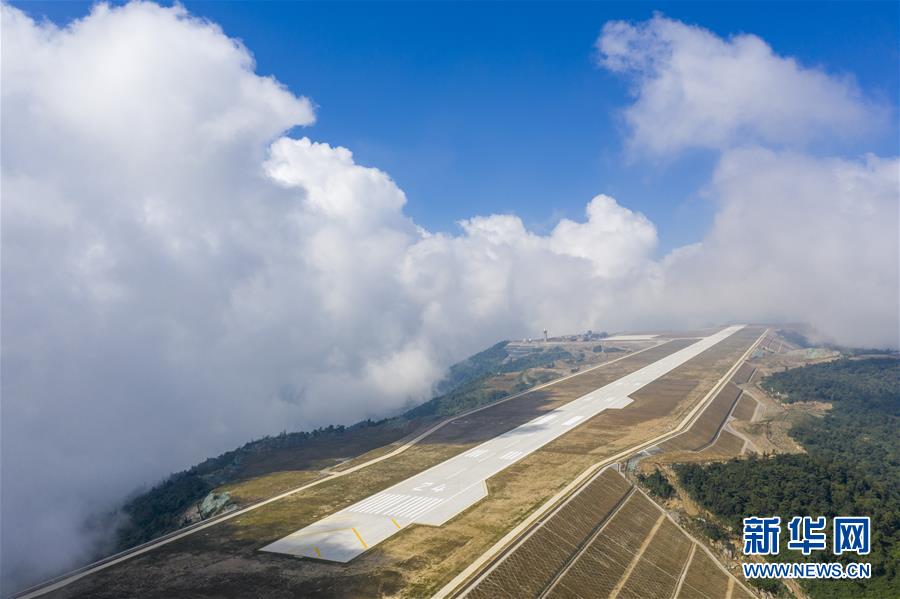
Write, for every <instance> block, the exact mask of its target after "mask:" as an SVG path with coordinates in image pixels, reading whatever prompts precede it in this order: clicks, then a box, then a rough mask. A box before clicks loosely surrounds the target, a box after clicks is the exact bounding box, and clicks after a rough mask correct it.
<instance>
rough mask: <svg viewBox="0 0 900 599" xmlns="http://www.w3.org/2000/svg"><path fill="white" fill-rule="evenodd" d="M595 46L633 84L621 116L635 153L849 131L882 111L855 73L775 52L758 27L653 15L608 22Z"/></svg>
mask: <svg viewBox="0 0 900 599" xmlns="http://www.w3.org/2000/svg"><path fill="white" fill-rule="evenodd" d="M596 47H597V50H598V61H599V64H600V65H601V66H603V67H605V68H606V69H609V70H610V71H612V72H615V73H620V74H623V75H625V76H627V77H628V79H629V81H630V83H631V84H632V86H633V93H634V96H635V101H634V103H633V104H632V105H630V106H629V107H628V108H627V109H626V110H625V118H626V120H627V122H628V125H629V126H630V129H631V130H630V144H631V148H632V149H633V150H635V151H638V152H649V153H652V154H656V155H665V154H669V153H671V152H677V151H679V150H682V149H685V148H692V147H696V148H713V149H726V148H729V147H733V146H734V145H736V144H746V143H752V142H757V143H764V144H779V145H796V144H802V143H805V142H809V141H820V140H822V139H823V138H828V137H833V136H838V137H851V138H852V137H855V136H858V135H860V134H862V133H866V132H870V131H872V130H873V128H874V127H875V126H876V124H877V122H878V121H879V120H880V118H881V117H882V116H883V110H882V109H881V108H879V107H877V106H876V105H874V104H872V103H871V102H869V101H867V100H865V99H864V97H863V96H862V94H861V93H860V90H859V89H858V87H857V85H856V84H855V82H854V80H853V79H852V78H851V77H849V76H838V75H832V74H829V73H827V72H825V71H824V70H822V69H819V68H811V67H806V66H803V65H801V64H800V63H798V61H797V60H795V59H794V58H791V57H784V56H779V55H778V54H776V53H775V52H774V51H773V50H772V48H771V47H770V46H769V45H768V44H767V43H766V42H765V41H764V40H762V39H760V38H759V37H757V36H755V35H748V34H742V35H735V36H733V37H731V38H729V39H722V38H721V37H719V36H717V35H716V34H714V33H712V32H710V31H708V30H706V29H703V28H701V27H697V26H692V25H687V24H685V23H682V22H680V21H675V20H672V19H667V18H665V17H663V16H660V15H657V16H655V17H654V18H652V19H650V20H649V21H645V22H642V23H629V22H624V21H612V22H609V23H607V24H606V25H605V26H604V27H603V32H602V35H601V36H600V38H599V39H598V40H597V44H596Z"/></svg>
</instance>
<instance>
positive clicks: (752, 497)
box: [676, 358, 900, 599]
mask: <svg viewBox="0 0 900 599" xmlns="http://www.w3.org/2000/svg"><path fill="white" fill-rule="evenodd" d="M762 386H763V387H764V388H766V389H767V390H769V391H770V392H771V393H773V394H776V395H778V396H780V397H781V398H782V400H784V401H787V402H796V401H825V402H830V403H831V404H832V409H831V411H830V412H829V413H828V415H826V416H825V417H824V418H814V417H809V418H808V419H807V420H804V421H802V422H800V423H798V424H796V425H795V426H794V427H793V428H792V430H791V436H792V437H794V439H796V440H797V441H798V442H799V443H801V444H802V445H803V446H804V448H805V449H806V450H807V451H808V453H807V454H795V455H777V456H771V457H751V458H749V459H744V460H740V459H735V460H732V461H730V462H727V463H719V464H710V465H706V466H701V465H696V464H685V465H680V466H677V467H676V472H677V474H678V476H679V479H680V480H681V483H682V485H683V486H684V487H685V488H686V489H687V491H688V492H689V493H690V494H691V496H692V497H693V498H694V499H696V500H697V501H698V502H699V503H700V504H701V505H702V506H704V507H705V508H707V509H709V510H710V511H712V512H714V513H716V514H718V515H719V516H721V517H722V518H723V519H724V520H725V521H726V522H728V523H729V524H730V525H731V526H732V527H733V528H734V530H735V531H737V532H738V533H739V532H740V530H741V529H740V526H741V519H742V518H744V517H746V516H776V515H777V516H781V518H782V522H786V521H788V520H789V519H790V518H791V517H793V516H806V515H808V516H823V515H824V516H827V517H828V518H831V517H833V516H854V515H860V516H870V517H871V518H872V553H871V554H870V555H868V556H865V557H860V556H855V555H852V554H851V556H847V555H844V556H840V557H837V556H834V555H832V554H831V552H830V551H823V552H814V553H813V554H812V555H811V556H809V558H804V557H803V555H802V554H800V553H797V552H787V551H785V550H784V549H783V550H782V552H781V553H780V555H779V556H778V557H777V558H776V559H780V560H782V561H804V560H817V561H833V560H841V561H866V562H870V563H871V564H872V567H873V578H872V579H871V580H869V581H864V582H857V581H833V580H824V581H813V580H810V581H804V582H803V587H804V588H805V589H806V590H807V591H808V592H809V594H810V595H811V596H812V597H815V598H839V597H840V598H845V597H846V598H851V597H853V598H855V597H873V598H876V597H877V598H879V599H880V598H885V597H900V577H898V569H900V543H898V541H900V447H898V445H900V361H898V360H897V359H894V358H872V359H863V360H848V359H844V360H838V361H834V362H828V363H821V364H816V365H811V366H805V367H802V368H796V369H792V370H787V371H784V372H779V373H776V374H773V375H771V376H769V377H768V378H767V379H765V380H764V381H763V383H762ZM783 534H786V532H784V533H783ZM829 534H830V531H829Z"/></svg>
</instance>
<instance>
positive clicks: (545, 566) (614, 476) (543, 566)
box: [467, 469, 631, 599]
mask: <svg viewBox="0 0 900 599" xmlns="http://www.w3.org/2000/svg"><path fill="white" fill-rule="evenodd" d="M630 489H631V485H630V484H629V483H628V482H627V481H626V480H625V479H624V478H622V476H620V475H619V474H618V473H617V472H615V471H614V470H609V469H607V470H604V471H603V473H602V474H601V475H600V476H599V477H597V478H596V479H594V480H593V481H592V482H591V483H590V484H588V485H587V486H586V487H584V489H583V490H582V491H581V492H580V493H579V494H578V495H575V496H574V497H573V498H572V499H571V500H570V501H569V502H568V503H566V504H565V505H564V506H563V507H562V509H560V510H559V511H557V512H556V513H555V514H554V515H553V516H552V517H551V518H550V519H549V520H548V521H547V522H546V523H545V524H544V525H543V526H541V527H540V528H538V529H537V530H536V531H535V532H534V534H532V535H531V536H529V537H528V538H527V539H526V540H525V541H524V542H523V543H522V544H521V545H519V546H518V547H516V549H515V550H513V551H512V552H511V553H509V554H507V555H506V557H505V559H504V560H503V561H502V562H500V563H499V565H497V567H496V568H494V570H492V571H491V573H490V574H489V575H488V576H487V577H485V578H484V579H483V580H482V581H481V582H480V583H479V584H478V586H477V587H475V588H474V589H473V590H472V591H470V592H469V593H468V595H467V597H469V598H471V599H492V598H499V597H509V598H510V599H515V598H518V597H537V596H539V595H540V594H541V592H543V591H544V589H546V588H547V586H548V585H549V584H550V583H551V582H552V581H553V579H554V577H556V576H557V574H559V573H560V571H561V570H562V569H563V568H564V567H565V565H566V563H567V561H568V560H569V558H570V557H571V556H573V555H574V554H576V553H577V552H578V550H579V549H580V548H581V547H582V546H583V545H584V544H585V543H586V542H587V541H588V540H589V538H590V536H591V534H592V533H594V531H595V530H596V529H597V528H598V527H600V526H602V525H603V523H604V522H605V520H606V518H607V517H608V516H609V514H610V513H611V512H612V511H613V510H614V509H615V508H616V506H617V505H618V504H619V503H620V502H621V501H622V500H623V499H624V498H625V497H626V496H627V494H628V492H629V490H630Z"/></svg>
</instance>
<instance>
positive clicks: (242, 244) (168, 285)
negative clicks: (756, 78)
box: [2, 4, 898, 581]
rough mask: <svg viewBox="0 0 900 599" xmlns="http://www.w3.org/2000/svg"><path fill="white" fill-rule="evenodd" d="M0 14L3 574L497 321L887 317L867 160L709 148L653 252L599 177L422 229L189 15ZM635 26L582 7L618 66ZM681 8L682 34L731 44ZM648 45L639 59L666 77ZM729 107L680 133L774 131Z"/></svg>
mask: <svg viewBox="0 0 900 599" xmlns="http://www.w3.org/2000/svg"><path fill="white" fill-rule="evenodd" d="M2 10H3V15H2V26H3V29H2V35H3V41H4V51H3V53H2V79H3V86H2V135H3V137H2V143H3V160H2V187H3V205H2V239H3V262H2V276H3V304H2V326H3V345H2V367H3V379H2V392H3V405H2V410H3V412H2V450H3V451H2V461H3V464H2V466H3V468H2V476H3V485H2V510H3V512H2V515H3V530H2V551H3V568H4V572H3V575H4V578H5V579H6V580H7V581H9V580H16V581H21V580H25V579H29V578H33V577H35V576H40V575H43V574H46V573H47V572H52V571H54V570H56V569H58V568H61V567H65V566H67V565H70V564H72V563H74V562H77V561H78V559H81V558H83V557H84V556H85V555H86V551H87V549H88V547H89V546H90V541H91V539H90V538H89V537H86V535H85V533H84V531H83V527H82V523H83V519H84V517H85V516H86V515H88V514H90V513H91V512H95V511H97V510H98V509H102V508H105V507H109V506H112V505H114V504H115V503H116V502H117V501H119V500H120V499H121V497H122V496H123V495H124V494H126V493H127V492H129V491H130V490H132V489H133V488H134V487H135V486H137V485H139V484H141V483H144V482H147V481H153V480H154V479H156V478H158V477H161V476H163V475H165V474H166V473H168V472H171V471H173V470H176V469H179V468H182V467H185V466H187V465H189V464H191V463H193V462H196V461H198V460H200V459H202V458H204V457H207V456H208V455H211V454H215V453H217V452H219V451H222V450H225V449H229V448H231V447H233V446H235V445H237V444H239V443H241V442H243V441H246V440H247V439H248V438H251V437H254V436H260V435H264V434H269V433H273V432H278V431H280V430H283V429H299V428H309V427H313V426H316V425H319V424H323V423H329V422H345V423H346V422H352V421H355V420H358V419H360V418H365V417H367V416H381V415H384V414H385V413H389V412H390V411H392V410H397V409H400V408H402V407H403V406H404V405H406V404H407V403H408V402H410V401H417V400H421V399H423V398H425V397H427V396H428V394H429V392H430V389H431V386H432V385H433V384H434V382H435V381H436V380H437V379H438V378H439V377H440V376H441V374H442V372H443V371H444V369H445V368H446V366H447V365H449V364H450V363H452V362H453V361H454V360H457V359H459V358H461V357H463V356H465V355H467V354H469V353H471V352H473V351H476V350H478V349H482V348H483V347H484V346H486V345H488V344H491V343H494V342H496V341H497V340H498V339H502V338H509V337H515V336H523V335H528V334H535V333H536V332H537V331H539V330H540V329H542V328H544V327H547V328H549V329H550V330H552V331H577V330H581V329H586V328H604V329H609V330H615V329H622V328H651V327H655V326H667V327H675V326H685V327H688V326H694V325H696V324H704V323H708V322H724V321H728V320H742V321H748V320H754V321H766V320H776V319H777V320H811V321H812V322H813V324H815V325H817V326H819V327H820V328H821V329H822V330H823V331H824V332H825V333H828V334H831V335H833V336H834V337H836V338H838V339H839V340H844V341H849V342H855V343H863V344H878V345H883V344H892V345H896V343H897V338H896V333H897V327H898V323H897V313H896V308H897V303H898V299H897V288H898V282H897V259H898V249H897V234H896V223H897V221H898V216H897V188H896V183H897V172H898V162H897V160H896V159H881V158H877V157H874V156H869V157H864V158H862V159H828V160H825V159H814V158H810V157H807V156H804V155H803V154H800V153H796V152H792V151H791V150H787V149H783V148H782V149H778V150H767V149H762V148H744V149H730V150H728V151H726V152H725V153H724V154H723V156H722V159H721V162H720V164H719V166H718V167H717V169H716V172H715V174H714V177H713V180H712V182H711V183H710V189H709V193H710V195H711V196H712V197H713V198H714V201H716V202H717V203H718V216H717V218H716V221H715V224H714V226H713V228H712V229H711V231H710V232H709V233H708V235H707V236H706V237H705V238H704V239H703V240H702V241H701V242H699V243H698V244H695V245H693V246H689V247H686V248H682V249H680V250H677V251H676V252H674V253H672V254H671V255H669V256H666V257H665V258H663V259H662V260H657V259H655V253H656V244H657V235H656V228H655V226H654V224H653V223H651V222H650V221H649V220H648V219H647V218H645V217H644V216H643V215H641V214H638V213H635V212H633V211H631V210H629V209H627V208H626V207H624V206H622V205H620V204H619V203H618V202H617V201H616V200H615V199H613V198H610V197H608V196H604V195H598V196H597V197H595V198H594V199H592V200H591V201H590V202H589V203H588V205H587V207H586V211H585V216H584V219H583V220H581V221H571V220H563V221H561V222H559V223H558V224H557V226H556V227H555V228H554V229H553V230H552V231H551V232H550V233H549V234H546V235H540V234H537V233H534V232H532V231H529V230H528V229H527V228H526V227H525V225H524V224H523V223H522V221H521V220H520V219H519V218H518V217H516V216H515V215H489V216H473V217H472V218H470V219H467V220H465V221H463V222H462V223H460V225H461V229H460V232H459V234H457V235H447V234H434V233H431V232H428V231H426V230H424V229H422V228H421V227H419V226H418V225H416V223H414V222H413V221H412V220H411V219H410V218H409V217H408V216H406V214H405V213H404V210H403V209H404V205H405V202H406V197H405V195H404V193H403V191H402V190H401V189H399V188H398V186H397V185H396V184H395V183H394V181H392V180H391V178H390V177H389V176H388V175H387V174H386V173H384V172H383V171H380V170H378V169H377V168H371V167H366V166H362V165H359V164H357V163H356V162H355V161H354V159H353V155H352V153H351V152H350V151H349V150H347V149H345V148H340V147H333V146H330V145H328V144H325V143H317V142H314V141H311V140H310V139H308V138H306V137H302V138H299V139H297V138H289V137H282V135H284V132H285V131H287V130H288V129H290V128H292V127H294V126H297V125H310V124H312V123H313V122H314V119H315V115H314V111H313V108H312V104H311V103H310V101H309V100H307V99H306V98H303V97H299V96H296V95H295V94H294V93H292V92H291V91H289V90H286V89H285V88H284V87H283V86H281V85H280V84H279V83H278V82H277V81H275V80H273V79H271V78H265V77H260V76H258V75H256V74H255V73H254V63H253V59H252V56H251V55H250V53H249V52H248V50H247V49H246V48H244V47H243V46H242V45H241V44H240V43H238V42H236V41H234V40H231V39H229V38H227V37H226V36H225V35H224V34H223V33H222V31H221V30H220V29H219V28H218V27H216V26H215V25H214V24H211V23H208V22H206V21H201V20H197V19H194V18H192V17H191V16H190V15H188V14H187V13H186V11H185V10H184V9H183V8H181V7H174V8H161V7H159V6H156V5H154V4H129V5H127V6H124V7H120V8H109V7H106V6H104V5H98V6H96V7H94V8H93V9H92V12H91V14H90V15H89V16H87V17H85V18H84V19H83V20H80V21H77V22H75V23H73V24H72V25H70V26H68V27H66V28H64V29H60V28H56V27H55V26H53V25H51V24H46V23H41V24H38V23H35V22H33V21H32V20H31V19H30V18H29V17H27V16H26V15H24V14H23V13H21V12H19V11H18V10H16V9H14V8H11V7H8V6H4V7H3V8H2ZM653 23H657V24H656V25H653ZM658 23H659V21H658V20H654V21H651V23H650V24H645V25H641V26H630V25H623V24H619V25H616V26H615V27H611V28H610V27H608V28H607V30H605V31H606V32H605V33H604V37H606V36H611V35H613V34H615V35H618V36H619V37H622V36H624V38H625V39H627V41H628V43H627V44H626V45H625V46H624V47H623V46H621V44H620V45H619V46H617V47H615V48H613V49H607V50H604V51H605V52H606V53H607V55H608V56H616V57H618V58H615V59H612V58H609V59H608V60H613V62H610V63H609V66H610V67H611V68H614V69H616V70H619V71H622V72H623V73H625V74H626V76H629V77H633V78H634V81H635V82H636V83H638V84H639V85H640V84H641V82H645V74H644V73H645V71H646V68H647V67H642V68H641V69H635V67H633V66H628V67H627V68H626V67H625V66H623V65H632V64H645V63H646V59H643V58H640V55H641V52H642V50H641V48H640V47H639V46H640V45H641V44H640V43H639V40H637V39H636V38H635V36H636V35H637V34H636V33H634V32H640V31H646V30H650V29H653V28H654V27H659V24H658ZM665 23H667V27H668V28H672V27H674V28H676V29H677V28H678V26H680V24H677V23H675V22H669V21H666V22H665ZM629 27H631V28H632V29H631V30H629V29H628V28H629ZM680 27H682V28H684V30H683V31H682V37H690V35H694V36H699V38H700V39H699V42H698V41H697V40H688V41H689V42H690V44H689V45H690V46H693V44H696V43H700V42H704V43H711V44H712V43H715V44H719V45H720V46H721V45H724V46H723V47H726V48H727V47H729V44H733V43H734V42H733V41H732V42H725V41H722V40H718V39H717V38H714V39H712V40H711V41H710V39H709V38H710V36H711V34H709V33H708V32H703V31H702V30H696V29H695V28H687V27H685V26H680ZM623 31H624V32H625V33H627V35H626V34H625V33H622V32H623ZM628 31H632V33H628ZM638 37H639V36H638ZM609 39H610V40H613V39H614V38H613V37H610V38H609ZM754 39H755V38H754ZM684 43H688V42H684ZM754 43H761V42H759V40H756V42H754ZM602 46H603V43H602V40H601V47H602ZM768 52H769V54H768V55H767V54H766V53H765V52H762V54H763V55H764V56H768V57H769V61H770V62H771V61H775V62H774V63H773V64H775V65H776V66H778V65H780V64H781V63H780V62H779V61H785V60H786V59H781V58H778V57H772V56H771V52H770V51H768ZM695 59H696V60H699V58H698V57H695ZM616 61H618V62H616ZM667 64H668V63H666V62H665V61H664V60H662V59H655V60H654V62H653V65H654V66H653V69H654V70H653V72H654V73H655V75H654V77H661V78H663V79H670V78H672V77H674V76H675V74H673V73H670V72H669V71H672V70H673V69H675V66H672V65H671V64H669V65H668V66H666V65H667ZM766 64H769V63H764V66H765V65H766ZM676 70H677V69H676ZM785 72H786V73H787V74H783V75H780V76H781V77H785V78H787V79H789V80H790V81H789V83H791V85H794V86H796V87H798V88H799V87H803V86H805V85H809V86H812V87H813V92H815V91H816V90H818V89H819V88H818V87H816V86H822V85H825V86H837V88H836V89H843V88H841V87H840V86H841V85H843V84H842V83H841V82H840V81H836V80H832V79H829V78H827V77H826V76H825V75H822V74H814V76H813V75H809V73H807V72H806V71H804V70H802V69H797V68H795V69H794V70H793V71H791V70H790V69H787V70H786V71H785ZM792 77H793V78H792ZM823 81H824V83H823ZM829 89H831V88H829ZM101 90H102V93H100V92H101ZM813 92H808V91H807V92H804V93H813ZM709 93H711V94H713V95H715V93H717V92H716V91H715V90H712V91H710V92H709ZM854 93H855V92H854ZM848 94H849V92H848ZM642 97H643V96H639V98H638V100H637V102H636V104H635V105H634V106H635V107H638V106H640V105H641V98H642ZM842 101H846V102H851V103H852V102H854V101H855V100H854V99H853V96H852V95H847V96H846V99H845V100H842ZM854 106H855V108H854V107H851V108H853V110H856V111H857V112H853V110H851V111H850V114H857V113H858V115H857V116H855V117H853V118H859V119H865V118H867V117H866V116H865V115H866V108H865V105H864V104H859V105H858V106H857V105H854ZM684 110H685V111H686V115H690V114H692V112H693V111H694V109H693V108H691V107H686V108H684ZM747 111H750V112H752V110H751V109H750V108H747V107H745V108H743V109H741V110H739V111H738V112H739V114H737V115H732V116H731V117H729V116H727V115H726V116H720V117H717V118H718V122H717V125H716V127H717V128H718V129H720V130H721V131H723V132H724V133H720V134H716V137H715V139H714V140H713V141H709V142H704V143H709V144H710V145H711V146H713V147H718V146H719V145H720V144H724V143H725V142H723V141H722V140H723V139H725V138H729V139H730V137H729V136H734V135H736V134H737V133H736V132H739V131H741V130H742V129H743V128H746V127H751V128H753V129H754V131H756V132H757V133H758V137H759V138H760V139H761V140H763V141H765V140H767V137H766V136H767V135H769V134H768V133H765V132H766V131H770V130H771V131H777V129H778V127H777V126H769V125H766V126H763V125H762V124H760V119H761V117H759V116H758V115H751V116H747V114H746V113H747ZM775 118H776V120H777V119H781V118H785V117H783V116H781V115H775ZM816 118H817V119H820V120H821V121H822V122H824V121H828V120H829V117H828V115H827V114H825V113H823V116H820V117H816ZM729 119H730V120H729ZM816 122H818V121H816ZM829 122H830V121H829ZM748 123H749V124H748ZM693 126H694V127H697V126H699V125H696V124H695V125H693ZM817 126H818V125H817ZM636 131H637V129H636ZM660 135H662V133H660ZM683 135H684V134H681V133H677V132H676V133H673V134H670V135H668V137H667V139H671V140H675V141H674V142H665V143H663V144H661V145H658V147H657V146H652V147H651V149H653V150H654V151H655V150H656V149H661V150H665V151H669V150H671V149H673V148H679V147H682V146H683V145H685V143H686V142H685V141H684V139H685V138H684V137H683ZM636 136H637V134H636ZM679 136H681V137H679ZM639 137H640V136H637V137H636V138H635V139H638V138H639ZM641 139H643V138H642V137H641ZM678 140H681V141H678ZM778 141H783V140H778ZM640 143H641V144H645V145H648V144H650V142H648V141H646V140H644V141H641V142H640ZM892 227H893V228H892ZM849 282H852V285H848V283H849ZM46 538H53V539H54V543H52V544H48V543H46V542H44V541H43V539H46Z"/></svg>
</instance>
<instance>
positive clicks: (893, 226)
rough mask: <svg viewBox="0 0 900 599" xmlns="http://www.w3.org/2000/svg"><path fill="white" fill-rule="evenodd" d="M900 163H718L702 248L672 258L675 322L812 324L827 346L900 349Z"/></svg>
mask: <svg viewBox="0 0 900 599" xmlns="http://www.w3.org/2000/svg"><path fill="white" fill-rule="evenodd" d="M898 179H900V161H898V160H897V159H896V158H893V159H883V158H878V157H875V156H866V157H863V158H862V159H859V160H847V159H838V158H830V159H818V158H812V157H809V156H805V155H803V154H798V153H792V152H775V151H771V150H765V149H762V148H751V149H743V150H734V151H730V152H727V153H725V154H724V155H723V156H722V159H721V161H720V163H719V165H718V167H717V168H716V171H715V173H714V175H713V182H712V184H711V193H712V194H713V195H714V197H715V198H716V199H717V201H718V203H719V208H718V211H717V214H716V219H715V223H714V224H713V227H712V229H711V230H710V231H709V233H708V234H707V235H706V237H705V238H704V240H703V241H702V242H701V243H700V244H698V245H696V246H693V247H691V248H689V249H686V250H684V251H681V252H676V253H673V254H672V255H670V256H668V257H667V259H666V261H665V263H664V265H663V268H664V272H665V276H666V285H665V296H664V297H660V298H659V299H660V305H661V306H671V308H670V309H669V313H670V315H671V317H675V316H676V315H678V317H680V318H694V319H702V318H708V319H710V320H713V321H715V320H718V319H730V318H738V319H742V320H749V321H755V322H785V321H787V322H808V323H810V324H812V325H814V326H815V327H817V328H818V329H819V330H820V331H821V332H822V333H823V334H825V335H827V336H829V337H830V338H831V339H832V340H834V339H836V340H839V341H840V342H842V343H847V344H856V345H863V346H867V345H868V346H873V345H874V346H877V347H886V346H891V347H896V346H897V343H898V332H900V315H898V310H900V308H898V306H900V296H898V294H900V274H898V257H900V243H898V222H900V209H898V200H900V192H898Z"/></svg>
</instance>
